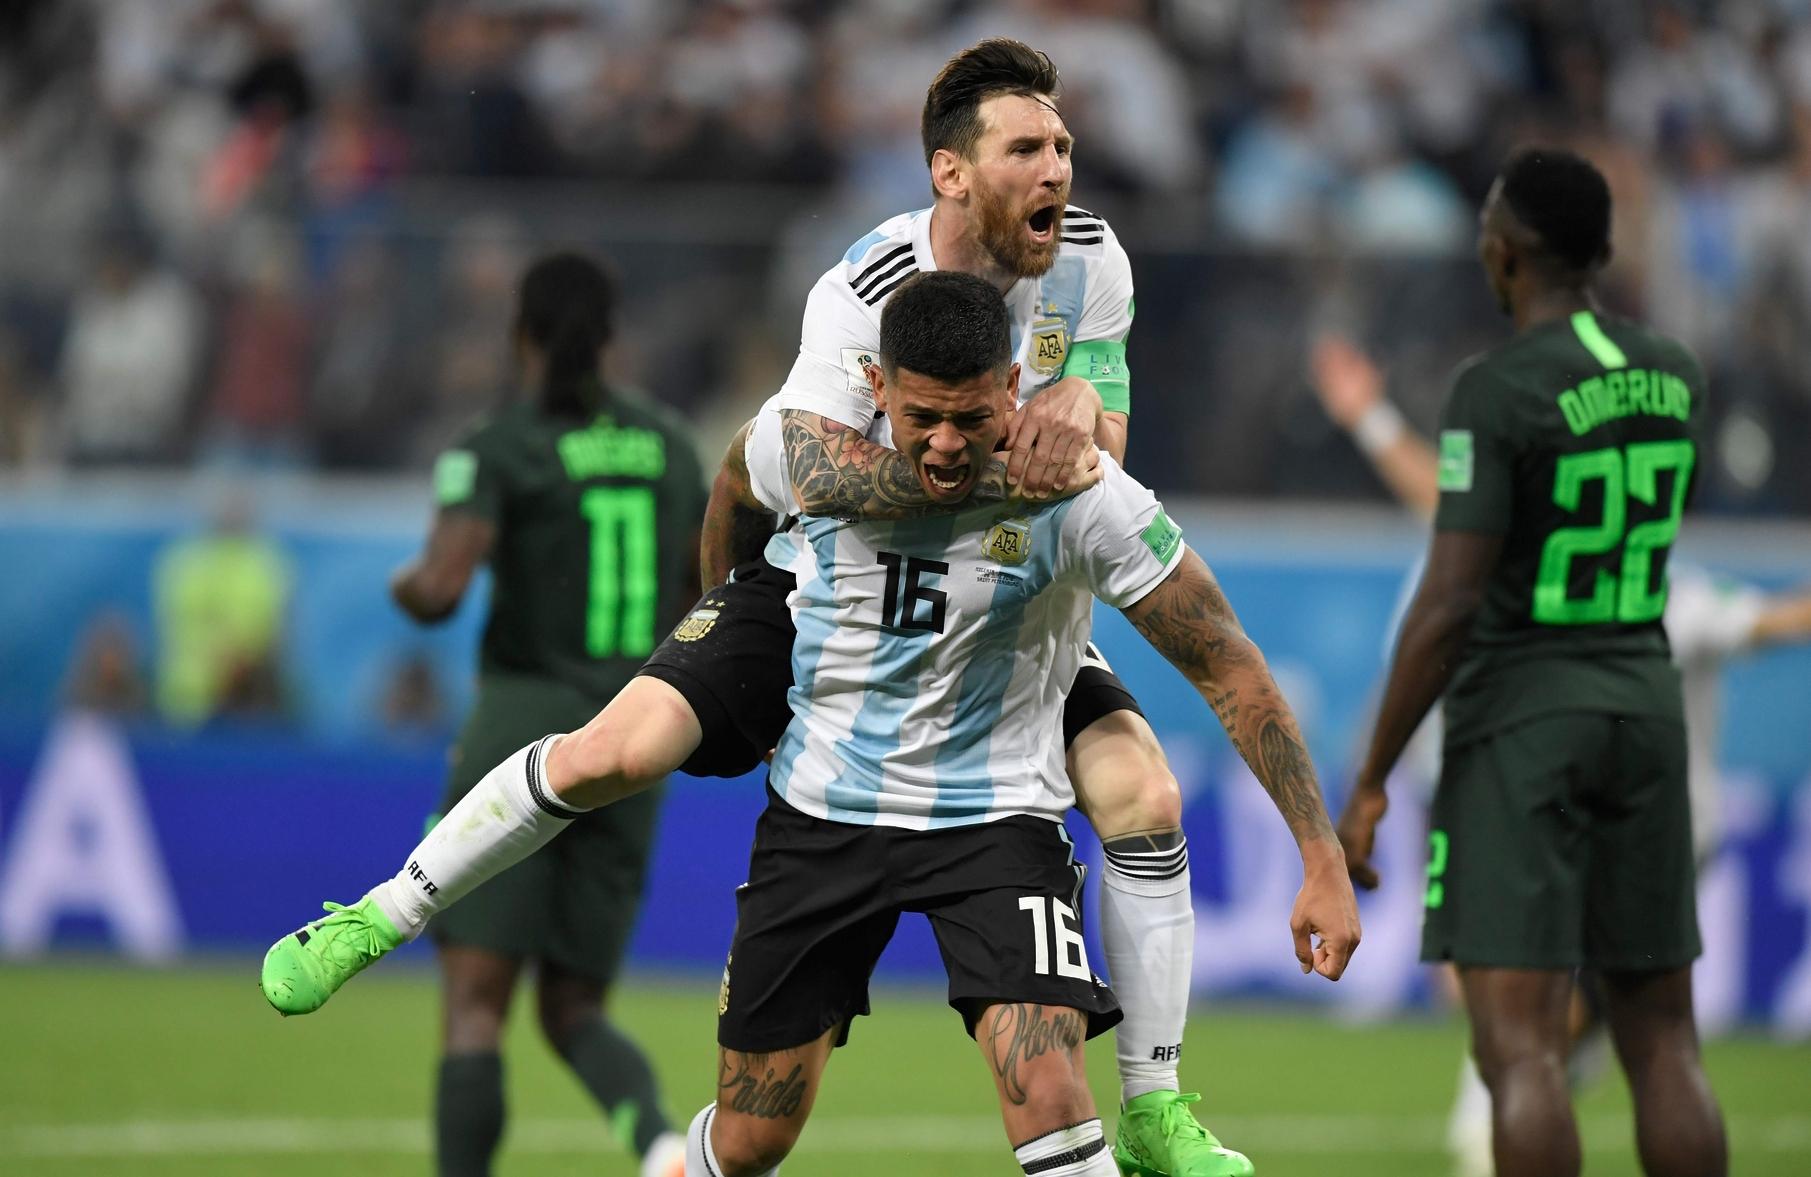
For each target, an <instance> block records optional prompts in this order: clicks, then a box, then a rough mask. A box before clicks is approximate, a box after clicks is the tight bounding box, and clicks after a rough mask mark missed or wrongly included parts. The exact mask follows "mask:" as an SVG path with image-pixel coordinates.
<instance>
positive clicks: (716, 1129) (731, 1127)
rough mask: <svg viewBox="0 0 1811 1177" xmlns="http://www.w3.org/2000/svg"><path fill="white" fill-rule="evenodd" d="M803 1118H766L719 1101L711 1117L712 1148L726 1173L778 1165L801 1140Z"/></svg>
mask: <svg viewBox="0 0 1811 1177" xmlns="http://www.w3.org/2000/svg"><path fill="white" fill-rule="evenodd" d="M803 1127H804V1122H803V1121H802V1120H799V1119H794V1118H792V1117H778V1118H774V1119H764V1118H761V1117H758V1116H748V1115H740V1114H737V1113H735V1112H732V1111H730V1110H728V1109H726V1108H725V1107H724V1106H723V1104H722V1103H718V1105H717V1114H716V1115H715V1116H713V1117H712V1118H711V1149H712V1151H713V1152H715V1153H716V1154H717V1163H718V1164H720V1165H721V1166H723V1175H724V1177H748V1175H749V1174H754V1173H765V1172H767V1171H768V1170H769V1169H776V1168H778V1167H779V1165H780V1162H781V1161H783V1160H785V1159H786V1157H787V1155H788V1154H789V1153H791V1152H792V1146H793V1145H795V1144H797V1143H798V1140H799V1130H800V1129H801V1128H803Z"/></svg>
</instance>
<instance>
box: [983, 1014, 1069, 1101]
mask: <svg viewBox="0 0 1811 1177" xmlns="http://www.w3.org/2000/svg"><path fill="white" fill-rule="evenodd" d="M985 1031H986V1036H987V1037H986V1041H987V1061H988V1062H989V1063H991V1064H992V1065H993V1070H994V1078H996V1079H998V1080H999V1083H1000V1094H1001V1095H1002V1096H1003V1097H1004V1098H1005V1099H1006V1101H1007V1102H1008V1103H1011V1104H1014V1105H1017V1106H1021V1107H1022V1106H1024V1104H1025V1101H1026V1100H1027V1099H1028V1098H1029V1096H1028V1095H1027V1093H1026V1091H1025V1080H1024V1077H1023V1076H1021V1075H1020V1074H1019V1064H1021V1063H1029V1062H1031V1061H1032V1060H1033V1059H1036V1058H1039V1057H1041V1056H1043V1055H1045V1054H1048V1053H1050V1052H1051V1051H1052V1050H1060V1051H1064V1052H1065V1053H1072V1052H1074V1051H1076V1050H1078V1049H1080V1047H1081V1044H1082V1040H1083V1039H1085V1038H1086V1037H1087V1031H1088V1027H1087V1023H1086V1022H1085V1021H1084V1020H1083V1018H1082V1015H1081V1014H1080V1013H1078V1012H1076V1011H1075V1010H1072V1009H1063V1008H1062V1007H1060V1006H1059V1007H1053V1008H1052V1009H1050V1010H1049V1011H1048V1013H1046V1011H1045V1008H1044V1007H1043V1006H1041V1005H1026V1004H1024V1003H1022V1002H1020V1003H1015V1004H1012V1005H997V1006H995V1007H994V1011H993V1014H992V1016H990V1017H989V1018H988V1019H987V1026H986V1028H985ZM976 1037H977V1038H979V1037H980V1035H979V1034H977V1035H976Z"/></svg>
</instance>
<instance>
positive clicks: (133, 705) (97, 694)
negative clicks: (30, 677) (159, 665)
mask: <svg viewBox="0 0 1811 1177" xmlns="http://www.w3.org/2000/svg"><path fill="white" fill-rule="evenodd" d="M64 696H65V701H66V702H67V703H68V704H69V705H70V706H72V707H79V708H81V709H83V710H86V711H99V712H104V713H106V714H109V715H118V716H133V715H140V714H142V713H143V712H144V710H145V707H146V704H147V703H148V702H149V699H148V698H147V693H146V691H145V678H144V669H143V664H142V662H141V661H140V658H139V652H138V642H137V641H136V639H134V637H133V636H132V627H131V625H130V624H128V623H127V621H126V619H125V618H124V617H123V616H121V615H120V614H119V613H117V612H113V611H111V610H110V611H108V612H105V613H102V614H101V615H100V616H99V617H96V618H95V619H94V620H93V621H92V622H90V623H89V625H88V628H87V629H86V630H84V631H83V633H82V637H81V640H80V641H79V643H78V644H77V646H76V656H75V661H74V662H73V663H72V664H71V665H70V668H69V679H68V681H67V683H66V684H65V686H64Z"/></svg>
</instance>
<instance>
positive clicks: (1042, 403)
mask: <svg viewBox="0 0 1811 1177" xmlns="http://www.w3.org/2000/svg"><path fill="white" fill-rule="evenodd" d="M1100 414H1101V401H1100V393H1098V392H1096V391H1095V389H1094V385H1092V384H1090V383H1088V381H1086V380H1083V379H1082V378H1081V377H1079V376H1067V377H1064V378H1063V379H1061V380H1059V381H1057V382H1056V383H1055V384H1052V385H1051V386H1050V387H1049V388H1046V389H1044V390H1043V391H1042V392H1040V393H1038V395H1037V396H1035V397H1033V398H1032V399H1031V401H1030V402H1029V403H1027V404H1026V405H1025V406H1024V407H1022V408H1021V409H1019V411H1018V412H1016V413H1014V414H1013V416H1012V421H1011V422H1010V423H1009V424H1008V426H1007V433H1006V445H1007V448H1008V449H1009V450H1010V451H1011V454H1010V456H1009V457H1008V459H1007V465H1006V478H1007V482H1008V483H1009V484H1010V485H1011V486H1012V487H1013V488H1014V489H1015V490H1017V491H1018V492H1019V494H1021V495H1022V496H1023V497H1025V498H1026V499H1029V500H1032V501H1038V500H1042V499H1046V498H1049V497H1050V495H1051V492H1052V491H1054V490H1058V489H1060V488H1061V485H1062V483H1061V482H1059V477H1060V476H1061V475H1063V474H1064V472H1066V471H1070V470H1071V469H1072V468H1073V466H1074V464H1075V461H1076V459H1077V458H1078V457H1079V456H1080V454H1081V452H1082V450H1083V449H1084V448H1086V447H1089V446H1092V445H1093V444H1094V430H1095V427H1096V426H1097V425H1098V424H1099V423H1100Z"/></svg>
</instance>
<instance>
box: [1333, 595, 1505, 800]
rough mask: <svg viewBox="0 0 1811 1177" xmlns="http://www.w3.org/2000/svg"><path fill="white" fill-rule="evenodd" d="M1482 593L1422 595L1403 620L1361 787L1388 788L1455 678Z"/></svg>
mask: <svg viewBox="0 0 1811 1177" xmlns="http://www.w3.org/2000/svg"><path fill="white" fill-rule="evenodd" d="M1482 600H1483V598H1482V594H1480V593H1446V594H1440V595H1435V594H1430V593H1425V592H1421V593H1417V594H1416V595H1415V600H1414V602H1413V603H1412V604H1411V605H1410V606H1409V611H1408V615H1407V616H1406V617H1404V618H1403V622H1402V633H1401V635H1400V636H1399V637H1398V638H1397V641H1396V655H1395V657H1394V658H1393V659H1392V660H1391V663H1390V676H1389V680H1388V682H1387V684H1386V686H1385V687H1384V695H1383V703H1382V705H1381V706H1380V707H1379V709H1378V713H1377V725H1376V728H1375V729H1374V730H1373V732H1372V735H1371V747H1370V751H1369V752H1368V753H1367V754H1366V756H1365V763H1364V768H1363V769H1362V770H1361V771H1360V772H1359V777H1358V783H1359V784H1360V785H1361V786H1365V787H1371V788H1378V789H1381V788H1382V787H1383V784H1384V781H1385V780H1386V779H1387V778H1388V777H1389V775H1390V770H1391V769H1392V768H1394V767H1395V766H1396V761H1397V760H1398V759H1399V758H1400V757H1401V756H1402V750H1403V749H1404V748H1406V747H1407V746H1408V742H1409V740H1410V739H1411V738H1413V737H1414V735H1415V729H1416V728H1418V727H1420V726H1421V721H1422V720H1423V719H1425V718H1427V713H1428V711H1429V709H1430V708H1432V707H1433V705H1434V702H1435V700H1437V699H1439V698H1440V696H1441V694H1443V693H1444V692H1445V690H1446V685H1447V683H1449V682H1451V681H1452V676H1453V670H1454V668H1455V667H1456V666H1457V665H1458V663H1459V657H1460V655H1461V653H1463V651H1464V648H1465V638H1466V635H1467V634H1468V633H1470V632H1471V623H1472V619H1473V618H1474V617H1475V616H1476V615H1477V611H1478V607H1479V605H1480V604H1481V603H1482Z"/></svg>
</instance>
